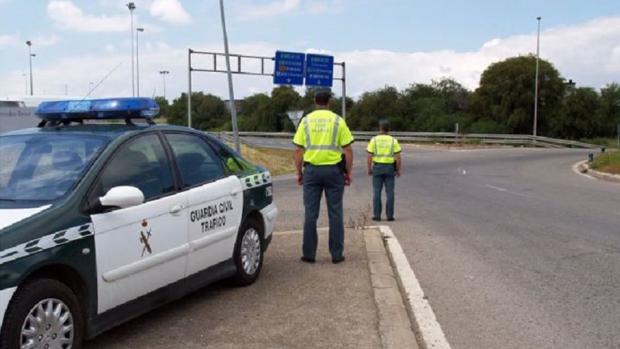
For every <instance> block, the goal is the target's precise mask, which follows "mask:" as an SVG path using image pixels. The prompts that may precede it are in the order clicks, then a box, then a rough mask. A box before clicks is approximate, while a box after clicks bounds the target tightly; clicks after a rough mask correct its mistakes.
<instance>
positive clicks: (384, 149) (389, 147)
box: [371, 135, 396, 164]
mask: <svg viewBox="0 0 620 349" xmlns="http://www.w3.org/2000/svg"><path fill="white" fill-rule="evenodd" d="M371 143H374V147H372V161H373V162H375V163H378V164H393V163H394V161H395V160H394V145H395V144H396V139H395V138H394V137H392V136H390V135H378V136H375V137H374V138H373V139H372V141H371Z"/></svg>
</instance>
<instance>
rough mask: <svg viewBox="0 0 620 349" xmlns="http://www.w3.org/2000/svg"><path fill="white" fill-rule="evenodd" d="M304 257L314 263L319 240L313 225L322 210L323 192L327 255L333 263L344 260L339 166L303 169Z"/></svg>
mask: <svg viewBox="0 0 620 349" xmlns="http://www.w3.org/2000/svg"><path fill="white" fill-rule="evenodd" d="M303 184H304V207H305V208H306V212H305V220H304V242H303V247H302V250H303V254H304V257H306V258H310V259H314V258H315V256H316V247H317V244H318V236H317V231H316V221H317V219H318V218H319V210H320V208H321V196H322V195H323V191H325V198H326V200H327V213H328V216H329V252H330V253H331V255H332V259H339V258H341V257H343V252H344V218H343V211H342V197H343V195H344V177H343V174H342V171H341V169H340V167H339V166H338V165H328V166H314V165H310V164H306V165H305V169H304V183H303Z"/></svg>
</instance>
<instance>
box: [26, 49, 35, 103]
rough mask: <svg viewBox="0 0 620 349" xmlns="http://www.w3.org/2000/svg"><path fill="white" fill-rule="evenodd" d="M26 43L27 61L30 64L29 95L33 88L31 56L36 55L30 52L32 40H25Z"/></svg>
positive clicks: (31, 93)
mask: <svg viewBox="0 0 620 349" xmlns="http://www.w3.org/2000/svg"><path fill="white" fill-rule="evenodd" d="M26 45H28V62H29V65H30V95H31V96H32V95H33V94H34V90H33V88H32V57H36V54H34V53H32V41H30V40H28V41H26Z"/></svg>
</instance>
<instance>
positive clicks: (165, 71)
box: [159, 70, 170, 99]
mask: <svg viewBox="0 0 620 349" xmlns="http://www.w3.org/2000/svg"><path fill="white" fill-rule="evenodd" d="M159 74H161V78H162V80H163V81H164V99H166V74H170V72H169V71H167V70H160V71H159Z"/></svg>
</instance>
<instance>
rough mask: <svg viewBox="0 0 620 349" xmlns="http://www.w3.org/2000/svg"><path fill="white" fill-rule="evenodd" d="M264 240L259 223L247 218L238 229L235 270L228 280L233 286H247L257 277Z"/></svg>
mask: <svg viewBox="0 0 620 349" xmlns="http://www.w3.org/2000/svg"><path fill="white" fill-rule="evenodd" d="M264 245H265V241H264V239H263V232H262V226H261V224H260V223H259V222H258V221H256V220H255V219H252V218H247V219H246V220H245V222H243V224H242V225H241V229H239V234H238V235H237V242H236V243H235V251H234V253H233V259H234V262H235V266H236V267H237V272H236V273H235V275H234V276H232V277H231V279H230V281H231V283H232V284H233V285H235V286H247V285H250V284H252V283H254V281H256V279H257V278H258V275H259V274H260V271H261V268H262V267H263V252H264V251H265V247H264Z"/></svg>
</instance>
